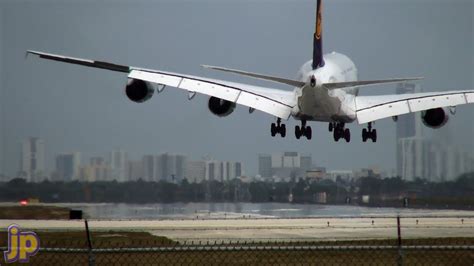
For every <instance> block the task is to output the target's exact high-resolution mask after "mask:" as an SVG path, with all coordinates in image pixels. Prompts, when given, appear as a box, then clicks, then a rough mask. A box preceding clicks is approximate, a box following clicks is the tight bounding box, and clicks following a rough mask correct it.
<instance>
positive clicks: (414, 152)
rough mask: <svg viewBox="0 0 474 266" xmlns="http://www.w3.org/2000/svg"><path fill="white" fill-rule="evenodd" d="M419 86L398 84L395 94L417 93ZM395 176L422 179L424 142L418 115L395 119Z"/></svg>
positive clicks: (424, 155)
mask: <svg viewBox="0 0 474 266" xmlns="http://www.w3.org/2000/svg"><path fill="white" fill-rule="evenodd" d="M418 92H420V86H419V85H416V84H411V83H405V84H399V85H398V86H397V94H405V93H418ZM396 143H397V174H398V176H400V177H401V178H402V179H404V180H412V179H413V178H415V177H419V178H424V177H425V175H424V170H425V166H426V165H425V163H424V162H425V161H426V159H427V157H426V155H427V154H426V150H427V147H426V142H425V140H424V139H423V132H422V122H421V117H420V114H418V113H410V114H406V115H401V116H399V117H398V118H397V141H396Z"/></svg>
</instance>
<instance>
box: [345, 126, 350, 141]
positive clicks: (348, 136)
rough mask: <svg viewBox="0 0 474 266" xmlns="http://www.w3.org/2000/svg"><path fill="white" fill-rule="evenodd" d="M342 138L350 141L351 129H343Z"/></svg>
mask: <svg viewBox="0 0 474 266" xmlns="http://www.w3.org/2000/svg"><path fill="white" fill-rule="evenodd" d="M344 139H345V140H346V142H347V143H349V142H351V131H350V130H349V129H348V128H346V129H345V130H344Z"/></svg>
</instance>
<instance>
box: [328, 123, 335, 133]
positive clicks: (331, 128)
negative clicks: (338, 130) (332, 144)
mask: <svg viewBox="0 0 474 266" xmlns="http://www.w3.org/2000/svg"><path fill="white" fill-rule="evenodd" d="M333 129H334V127H333V124H332V123H329V127H328V130H329V132H332V130H333Z"/></svg>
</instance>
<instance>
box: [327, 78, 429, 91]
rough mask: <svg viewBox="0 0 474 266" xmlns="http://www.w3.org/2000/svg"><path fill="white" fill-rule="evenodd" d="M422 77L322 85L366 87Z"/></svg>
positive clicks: (342, 87) (331, 86)
mask: <svg viewBox="0 0 474 266" xmlns="http://www.w3.org/2000/svg"><path fill="white" fill-rule="evenodd" d="M421 79H423V78H422V77H418V78H401V79H382V80H363V81H349V82H336V83H324V84H323V86H324V87H325V88H326V89H328V90H333V89H344V88H353V87H367V86H374V85H381V84H390V83H403V82H409V81H415V80H421Z"/></svg>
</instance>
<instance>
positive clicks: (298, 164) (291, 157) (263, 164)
mask: <svg viewBox="0 0 474 266" xmlns="http://www.w3.org/2000/svg"><path fill="white" fill-rule="evenodd" d="M258 161H259V167H258V168H259V175H261V176H262V177H264V178H270V177H278V178H283V179H285V178H286V179H288V178H297V177H304V176H306V171H308V170H311V168H312V164H313V162H312V157H311V156H310V155H301V154H299V153H298V152H283V153H274V154H271V155H267V154H261V155H259V158H258Z"/></svg>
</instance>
